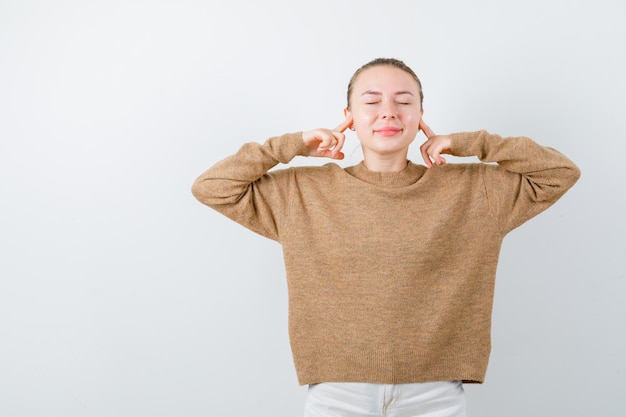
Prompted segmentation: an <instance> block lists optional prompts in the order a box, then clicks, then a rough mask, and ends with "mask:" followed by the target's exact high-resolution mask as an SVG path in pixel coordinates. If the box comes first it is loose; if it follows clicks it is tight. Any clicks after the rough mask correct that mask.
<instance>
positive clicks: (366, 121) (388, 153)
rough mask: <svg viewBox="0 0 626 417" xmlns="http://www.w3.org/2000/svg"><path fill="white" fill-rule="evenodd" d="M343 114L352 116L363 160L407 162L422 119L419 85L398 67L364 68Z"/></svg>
mask: <svg viewBox="0 0 626 417" xmlns="http://www.w3.org/2000/svg"><path fill="white" fill-rule="evenodd" d="M345 113H346V116H349V115H351V116H352V119H353V124H352V126H353V128H354V130H355V131H356V134H357V136H358V138H359V140H360V142H361V147H362V148H363V154H364V156H365V157H366V158H367V157H377V158H385V159H390V158H404V159H406V156H407V152H408V149H409V145H410V144H411V142H413V139H415V136H416V135H417V133H418V131H419V122H420V118H421V117H422V106H421V103H420V91H419V86H418V84H417V82H416V81H415V79H414V78H413V77H412V76H411V74H409V73H407V72H405V71H403V70H401V69H399V68H396V67H393V66H389V65H379V66H375V67H371V68H367V69H366V70H363V72H361V73H360V74H359V75H358V77H357V79H356V80H355V82H354V85H353V89H352V95H351V96H350V109H346V110H345Z"/></svg>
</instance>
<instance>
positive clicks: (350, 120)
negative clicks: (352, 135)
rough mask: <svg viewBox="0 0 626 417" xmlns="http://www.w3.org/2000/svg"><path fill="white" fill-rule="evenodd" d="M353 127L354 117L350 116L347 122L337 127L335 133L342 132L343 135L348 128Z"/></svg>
mask: <svg viewBox="0 0 626 417" xmlns="http://www.w3.org/2000/svg"><path fill="white" fill-rule="evenodd" d="M351 125H352V116H348V117H346V120H344V121H343V122H341V123H340V124H339V126H337V127H336V128H334V129H333V130H334V131H337V132H341V133H343V132H344V131H345V130H346V129H347V128H349V127H350V126H351Z"/></svg>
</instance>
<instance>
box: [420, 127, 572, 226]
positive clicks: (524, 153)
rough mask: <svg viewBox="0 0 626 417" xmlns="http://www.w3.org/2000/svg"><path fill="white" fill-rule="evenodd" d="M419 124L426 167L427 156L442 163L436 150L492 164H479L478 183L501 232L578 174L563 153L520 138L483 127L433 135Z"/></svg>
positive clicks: (551, 197)
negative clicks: (468, 130)
mask: <svg viewBox="0 0 626 417" xmlns="http://www.w3.org/2000/svg"><path fill="white" fill-rule="evenodd" d="M423 126H424V128H423V129H422V130H424V133H426V135H427V137H428V140H427V141H426V142H425V143H424V145H422V148H421V150H422V155H423V156H424V158H425V159H428V160H429V161H428V162H430V166H432V162H431V161H430V159H431V158H432V159H433V160H434V161H435V163H436V164H445V160H444V159H443V158H442V157H441V154H442V153H447V154H450V155H454V156H461V157H463V156H476V157H477V158H478V159H479V160H480V161H482V162H486V163H490V162H495V163H496V164H497V165H493V164H491V165H488V164H485V165H484V166H483V167H482V168H483V169H482V172H483V181H484V186H485V192H486V194H487V199H488V204H489V207H490V210H491V212H492V214H493V215H494V217H495V218H496V220H497V221H498V222H499V223H500V225H501V228H502V229H503V230H505V231H510V230H512V229H514V228H515V227H517V226H519V225H521V224H522V223H524V222H525V221H527V220H528V219H530V218H532V217H534V216H536V215H537V214H539V213H540V212H542V211H544V210H545V209H547V208H548V207H550V206H551V205H552V204H554V203H555V202H556V201H557V200H558V199H559V198H561V196H563V194H565V192H566V191H567V190H569V189H570V188H571V187H572V186H573V185H574V184H575V183H576V181H577V180H578V178H579V177H580V170H579V168H578V167H577V166H576V165H575V164H574V163H573V162H572V161H571V160H569V159H568V158H567V157H565V156H564V155H563V154H561V153H560V152H558V151H557V150H555V149H552V148H549V147H544V146H540V145H539V144H537V143H536V142H534V141H533V140H531V139H529V138H526V137H509V138H503V137H501V136H499V135H494V134H490V133H488V132H486V131H484V130H482V131H478V132H463V133H455V134H452V135H447V136H437V135H435V134H434V133H433V132H432V130H430V128H428V127H427V126H426V125H425V124H423ZM429 135H430V136H429ZM428 162H427V164H428Z"/></svg>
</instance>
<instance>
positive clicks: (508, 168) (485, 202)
mask: <svg viewBox="0 0 626 417" xmlns="http://www.w3.org/2000/svg"><path fill="white" fill-rule="evenodd" d="M450 136H451V139H452V154H453V155H457V156H476V157H478V159H479V160H480V161H481V162H480V163H448V164H445V165H442V166H434V167H432V168H427V167H425V166H423V165H418V164H414V163H412V162H410V161H409V162H408V165H407V167H406V169H404V170H403V171H401V172H373V171H370V170H368V169H367V167H366V166H365V165H364V163H360V164H358V165H355V166H351V167H347V168H342V167H340V166H339V165H337V164H335V163H328V164H326V165H323V166H311V167H277V165H278V164H280V163H282V164H287V163H289V162H290V161H291V160H292V159H293V158H294V157H296V156H299V155H300V156H305V155H306V154H307V150H306V148H305V146H304V143H303V141H302V135H301V133H291V134H286V135H282V136H277V137H273V138H270V139H268V140H267V141H266V142H265V143H263V144H261V143H255V142H251V143H247V144H244V145H243V146H242V147H241V148H240V149H239V151H238V152H236V153H235V154H234V155H232V156H229V157H227V158H225V159H223V160H221V161H220V162H218V163H217V164H215V165H214V166H212V167H211V168H209V169H208V170H207V171H206V172H204V173H203V174H202V175H200V176H199V177H198V178H197V180H196V181H195V182H194V184H193V187H192V193H193V195H194V196H195V197H196V198H197V199H198V200H199V201H200V202H202V203H203V204H206V205H207V206H210V207H212V208H214V209H215V210H218V211H219V212H221V213H222V214H224V215H225V216H227V217H229V218H230V219H232V220H234V221H236V222H238V223H240V224H241V225H243V226H245V227H247V228H249V229H251V230H253V231H254V232H256V233H259V234H261V235H263V236H265V237H267V238H269V239H273V240H276V241H278V242H279V243H280V244H281V246H282V250H283V254H284V262H285V271H286V277H287V286H288V294H289V337H290V343H291V348H292V354H293V360H294V365H295V368H296V373H297V377H298V381H299V383H300V384H302V385H304V384H313V383H319V382H372V383H387V384H391V383H395V384H398V383H409V382H428V381H445V380H462V381H465V382H476V383H481V382H483V381H484V378H485V374H486V370H487V365H488V361H489V355H490V349H491V334H490V332H491V312H492V304H493V296H494V284H495V276H496V267H497V263H498V256H499V252H500V247H501V244H502V240H503V238H504V236H505V235H506V234H507V233H508V232H509V231H511V230H513V229H514V228H516V227H518V226H519V225H521V224H522V223H524V222H525V221H527V220H529V219H530V218H532V217H534V216H535V215H537V214H538V213H540V212H542V211H544V210H546V209H547V208H548V207H549V206H550V205H552V204H553V203H554V202H556V201H557V200H558V199H559V198H560V197H561V196H562V195H563V194H564V193H565V192H566V191H567V190H568V189H569V188H570V187H572V186H573V185H574V183H575V182H576V181H577V179H578V178H579V176H580V171H579V169H578V167H577V166H576V165H575V164H574V163H572V162H571V161H570V160H569V159H568V158H566V157H565V156H564V155H562V154H561V153H559V152H558V151H556V150H554V149H552V148H548V147H543V146H540V145H538V144H537V143H535V142H534V141H532V140H531V139H529V138H526V137H509V138H503V137H501V136H499V135H495V134H490V133H489V132H487V131H478V132H462V133H455V134H452V135H450ZM274 167H276V169H272V168H274Z"/></svg>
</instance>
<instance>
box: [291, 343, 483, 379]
mask: <svg viewBox="0 0 626 417" xmlns="http://www.w3.org/2000/svg"><path fill="white" fill-rule="evenodd" d="M478 350H479V351H480V348H479V349H478ZM294 354H296V355H297V353H295V352H294ZM295 357H296V371H297V374H298V381H299V383H300V385H307V384H316V383H320V382H370V383H379V384H404V383H413V382H433V381H457V380H460V381H463V382H465V383H482V382H483V381H484V379H485V373H486V369H487V361H488V357H489V354H488V353H487V354H486V355H485V354H483V353H482V352H481V353H477V352H476V350H475V349H474V350H473V349H471V348H470V347H468V348H467V349H466V350H465V351H462V352H458V351H457V352H453V353H448V354H436V355H433V353H432V352H428V353H425V352H422V351H411V350H404V351H399V352H389V351H384V350H377V351H370V352H360V353H341V352H316V353H315V354H312V355H307V356H303V355H298V356H295Z"/></svg>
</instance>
